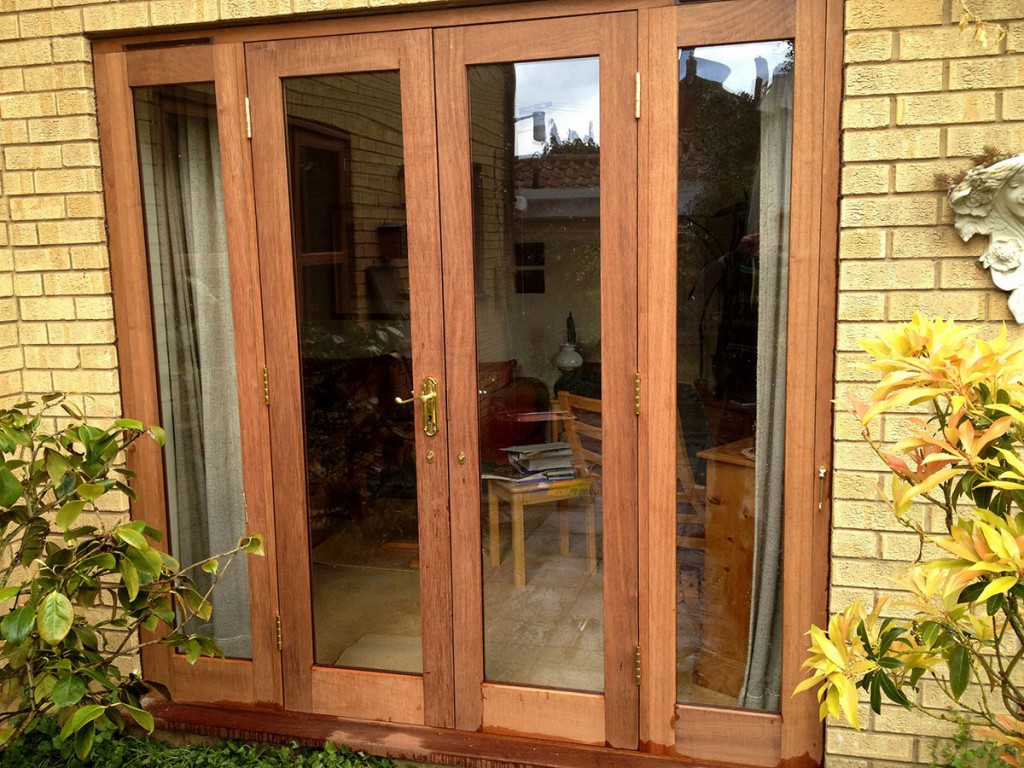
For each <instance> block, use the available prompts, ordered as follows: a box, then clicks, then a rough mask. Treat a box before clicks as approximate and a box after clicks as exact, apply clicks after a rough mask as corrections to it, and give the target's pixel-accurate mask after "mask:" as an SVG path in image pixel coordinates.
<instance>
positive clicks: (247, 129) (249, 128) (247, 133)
mask: <svg viewBox="0 0 1024 768" xmlns="http://www.w3.org/2000/svg"><path fill="white" fill-rule="evenodd" d="M245 137H246V138H247V139H251V138H252V116H251V115H250V114H249V97H248V96H246V97H245Z"/></svg>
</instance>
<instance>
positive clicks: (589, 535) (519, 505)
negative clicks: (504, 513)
mask: <svg viewBox="0 0 1024 768" xmlns="http://www.w3.org/2000/svg"><path fill="white" fill-rule="evenodd" d="M558 398H559V403H560V410H561V412H562V419H563V429H564V431H565V436H566V438H565V439H566V442H568V443H569V445H570V446H571V447H572V452H573V466H574V467H575V468H576V477H575V478H574V479H572V480H555V481H552V482H550V483H541V484H539V485H532V484H528V485H516V484H514V483H510V482H508V481H505V480H488V481H487V501H488V526H489V532H490V559H491V567H492V568H497V567H498V566H499V565H501V538H500V537H501V527H500V522H499V506H500V503H501V502H505V503H507V504H508V505H509V507H510V508H511V510H512V512H511V517H512V576H513V583H514V584H515V586H516V588H517V589H522V588H523V587H525V586H526V552H525V527H524V522H523V517H524V514H525V510H526V507H529V506H532V505H534V504H546V503H551V502H555V503H556V504H557V507H558V511H559V516H560V519H559V537H558V538H559V541H558V544H559V547H558V548H559V552H560V554H562V555H568V554H569V501H570V499H573V498H582V499H583V500H584V503H585V509H584V515H585V520H586V539H587V544H586V546H587V572H588V573H596V572H597V524H596V516H595V509H594V499H593V497H594V495H596V494H600V490H601V473H600V466H601V450H600V441H601V401H600V400H594V399H592V398H587V397H579V396H577V395H570V394H569V393H567V392H559V393H558ZM584 446H587V447H584ZM595 448H596V450H595Z"/></svg>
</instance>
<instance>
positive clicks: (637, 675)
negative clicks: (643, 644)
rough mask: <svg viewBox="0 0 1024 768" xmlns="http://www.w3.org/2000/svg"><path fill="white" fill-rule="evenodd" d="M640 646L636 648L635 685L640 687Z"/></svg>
mask: <svg viewBox="0 0 1024 768" xmlns="http://www.w3.org/2000/svg"><path fill="white" fill-rule="evenodd" d="M640 669H641V667H640V646H639V645H638V646H637V647H636V684H637V685H640Z"/></svg>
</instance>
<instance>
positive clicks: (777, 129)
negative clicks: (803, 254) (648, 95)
mask: <svg viewBox="0 0 1024 768" xmlns="http://www.w3.org/2000/svg"><path fill="white" fill-rule="evenodd" d="M792 69H793V46H792V43H790V42H788V41H777V42H765V43H750V44H743V45H723V46H714V47H703V48H695V49H681V50H680V51H679V84H678V87H679V136H678V141H679V175H678V183H679V206H678V220H677V224H678V273H677V279H678V294H677V295H678V297H679V299H678V306H677V323H678V336H677V345H678V346H677V357H676V365H677V381H678V388H677V403H678V412H679V424H678V426H677V428H676V440H677V448H676V467H677V491H678V493H677V531H676V545H677V546H676V553H677V580H678V581H677V603H678V605H677V614H676V616H677V632H676V644H677V659H676V662H677V663H676V684H677V685H676V693H677V697H678V699H679V700H681V701H685V702H693V703H698V704H718V705H724V706H733V707H736V706H738V707H744V708H750V709H767V710H776V711H777V710H778V708H779V695H780V686H781V663H780V651H781V647H780V644H781V643H780V641H781V629H782V623H781V622H782V600H781V578H780V577H781V564H782V502H783V499H782V478H783V473H782V470H783V460H784V453H785V397H786V387H785V376H786V313H787V311H788V303H787V288H788V261H789V199H790V194H789V192H790V165H791V161H790V154H791V141H792V105H793V72H792Z"/></svg>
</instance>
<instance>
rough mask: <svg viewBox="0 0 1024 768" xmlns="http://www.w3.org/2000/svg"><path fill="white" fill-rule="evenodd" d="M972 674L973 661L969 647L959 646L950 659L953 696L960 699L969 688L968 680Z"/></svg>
mask: <svg viewBox="0 0 1024 768" xmlns="http://www.w3.org/2000/svg"><path fill="white" fill-rule="evenodd" d="M970 676H971V662H970V658H969V655H968V653H967V649H966V648H964V647H963V646H962V645H960V646H957V649H956V650H955V651H953V656H952V657H951V658H950V660H949V687H950V690H951V691H952V693H953V698H954V699H956V700H957V701H960V697H961V696H962V695H963V692H964V691H965V690H967V681H968V680H969V679H970Z"/></svg>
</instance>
